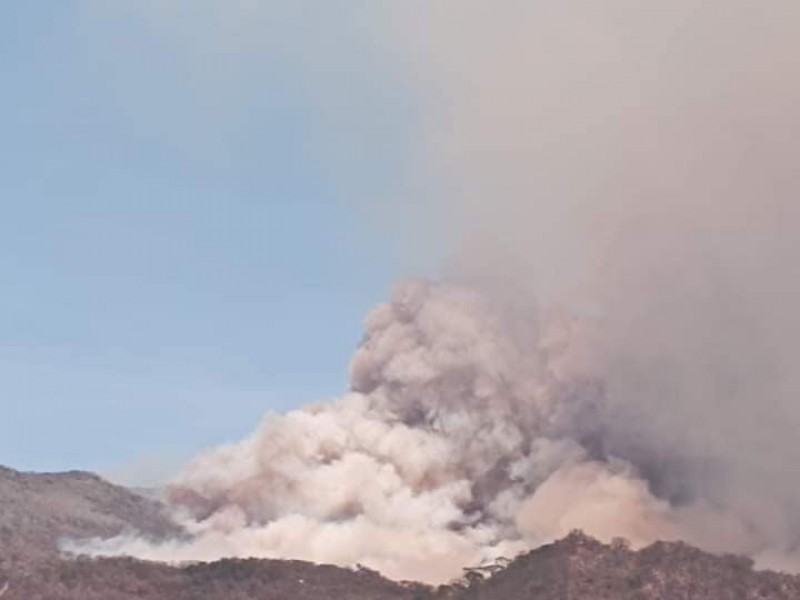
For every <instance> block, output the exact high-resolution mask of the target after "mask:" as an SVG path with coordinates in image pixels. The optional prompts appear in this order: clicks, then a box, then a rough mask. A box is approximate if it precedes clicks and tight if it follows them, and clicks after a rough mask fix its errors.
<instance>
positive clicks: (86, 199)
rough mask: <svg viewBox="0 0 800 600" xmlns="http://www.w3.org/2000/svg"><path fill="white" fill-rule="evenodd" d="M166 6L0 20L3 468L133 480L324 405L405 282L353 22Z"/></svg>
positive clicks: (385, 63) (374, 61)
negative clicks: (368, 315)
mask: <svg viewBox="0 0 800 600" xmlns="http://www.w3.org/2000/svg"><path fill="white" fill-rule="evenodd" d="M165 6H171V7H172V8H164V7H165ZM182 6H185V7H188V4H187V3H180V2H178V3H159V2H149V1H148V2H145V1H143V2H141V3H125V2H116V1H115V0H111V1H108V2H95V1H83V2H78V1H63V2H61V1H55V0H53V1H46V2H36V3H32V2H13V3H4V4H3V5H2V7H0V70H1V71H2V72H3V74H4V77H3V84H2V85H3V93H2V94H0V131H2V137H0V182H1V184H0V185H1V186H2V187H1V188H0V203H1V205H2V213H3V216H2V219H0V275H1V276H2V281H3V294H2V296H0V398H2V400H0V402H2V405H3V410H2V416H1V417H0V463H5V464H8V465H11V466H14V467H17V468H21V469H36V470H60V469H66V468H86V469H95V470H100V471H103V472H106V473H123V474H124V476H126V477H127V476H128V475H129V474H130V473H133V472H134V471H136V475H135V476H132V477H133V478H134V479H135V478H136V477H139V476H140V475H141V476H143V477H144V476H145V475H142V473H140V472H139V471H142V472H144V471H146V470H148V469H152V470H153V471H158V470H159V469H165V470H168V469H170V468H172V467H173V466H174V465H175V464H177V463H178V462H179V461H180V460H182V459H184V458H186V457H189V456H191V454H192V453H194V452H195V451H197V450H199V449H202V448H204V447H206V446H208V445H210V444H214V443H218V442H223V441H227V440H233V439H237V438H239V437H241V436H242V435H244V434H246V433H247V432H248V431H250V430H252V429H253V427H254V426H255V425H256V423H257V421H258V419H259V418H260V416H261V415H262V413H264V412H265V411H267V410H285V409H288V408H291V407H294V406H298V405H300V404H301V403H303V402H305V401H309V400H313V399H319V398H321V397H328V396H333V395H336V394H338V393H340V392H341V391H343V390H344V389H345V386H346V377H347V364H348V360H349V357H350V354H351V352H352V349H353V347H354V346H355V344H356V343H357V342H358V339H359V337H360V335H361V320H362V318H363V316H364V314H365V312H366V310H367V309H368V308H369V307H370V306H371V305H372V304H374V303H375V302H376V301H379V300H380V299H382V298H383V297H384V296H385V295H386V293H387V291H388V287H389V285H390V282H391V280H392V279H393V277H394V276H395V275H397V274H399V273H402V272H403V270H404V269H405V268H407V266H408V265H406V264H403V263H402V261H401V260H400V259H399V258H398V252H397V247H396V246H397V245H396V243H395V241H394V240H392V237H391V236H390V235H387V228H386V226H385V223H383V222H382V221H381V218H380V216H381V209H380V204H379V202H380V199H383V198H388V197H392V196H395V195H397V194H400V193H401V190H402V188H403V185H405V183H404V176H405V174H404V165H405V161H406V158H407V153H408V148H409V135H410V133H409V132H410V131H411V130H412V124H413V112H414V111H413V106H414V102H415V99H414V97H413V94H412V91H411V88H410V86H409V85H408V84H407V83H406V82H404V81H403V80H402V78H401V77H400V74H401V73H402V70H400V69H395V68H392V66H391V62H392V58H391V56H390V54H389V53H388V51H385V49H383V48H381V46H380V44H379V43H378V41H377V40H376V39H374V38H372V37H371V36H370V35H368V31H367V32H366V33H365V31H366V30H367V29H368V28H365V23H364V18H365V17H364V7H365V6H366V3H361V2H351V3H348V6H347V8H346V9H342V8H341V6H340V7H339V9H338V10H335V11H334V10H332V9H326V8H324V7H320V6H314V7H313V8H315V9H318V10H314V11H310V10H307V9H308V8H311V7H312V5H310V4H307V3H304V2H298V3H296V4H294V3H293V4H292V7H291V8H289V7H286V6H284V7H282V8H280V9H278V8H275V7H274V6H273V5H272V4H271V3H260V4H258V5H256V4H253V3H248V2H232V3H223V2H214V1H205V2H198V3H193V8H192V10H191V11H190V10H188V9H187V8H181V7H182ZM226 6H227V7H232V6H233V7H238V8H237V9H236V10H227V9H226V8H225V7H226ZM256 6H257V7H256ZM248 7H249V8H248ZM239 9H241V10H240V11H239V13H238V14H237V10H239ZM248 11H249V12H248ZM373 199H375V201H373ZM142 461H144V462H142ZM137 465H139V466H137ZM142 465H145V466H142Z"/></svg>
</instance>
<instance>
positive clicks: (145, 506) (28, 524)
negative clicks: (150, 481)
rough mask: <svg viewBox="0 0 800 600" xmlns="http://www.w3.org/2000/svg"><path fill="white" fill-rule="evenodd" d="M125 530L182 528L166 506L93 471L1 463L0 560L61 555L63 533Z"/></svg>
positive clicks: (162, 532)
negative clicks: (37, 469)
mask: <svg viewBox="0 0 800 600" xmlns="http://www.w3.org/2000/svg"><path fill="white" fill-rule="evenodd" d="M126 530H136V531H139V532H141V533H142V534H143V535H145V536H148V537H152V538H156V539H157V538H163V537H169V536H175V535H179V534H180V533H181V529H180V528H179V527H178V526H177V525H175V524H174V523H173V522H172V521H171V520H170V519H169V517H168V516H167V515H166V512H165V511H164V507H163V505H161V504H159V503H158V502H157V501H155V500H152V499H148V498H145V497H143V496H141V495H139V494H136V493H133V492H131V491H130V490H128V489H126V488H123V487H119V486H116V485H113V484H111V483H109V482H107V481H105V480H103V479H101V478H100V477H98V476H97V475H94V474H92V473H86V472H83V471H71V472H68V473H21V472H19V471H15V470H13V469H9V468H6V467H0V565H1V564H4V563H14V562H20V561H22V562H29V561H30V560H32V559H40V558H48V557H54V556H57V555H58V541H59V540H60V539H63V538H68V539H84V538H91V537H104V538H106V537H113V536H115V535H117V534H119V533H121V532H123V531H126Z"/></svg>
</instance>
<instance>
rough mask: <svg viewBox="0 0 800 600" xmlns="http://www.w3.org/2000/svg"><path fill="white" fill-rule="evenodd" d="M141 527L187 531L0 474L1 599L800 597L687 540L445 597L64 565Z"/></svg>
mask: <svg viewBox="0 0 800 600" xmlns="http://www.w3.org/2000/svg"><path fill="white" fill-rule="evenodd" d="M126 529H136V530H138V531H139V532H141V533H143V534H144V535H147V536H151V537H153V538H163V537H168V536H174V535H180V534H182V533H183V532H182V531H181V530H180V529H179V528H178V527H177V526H176V525H175V524H174V523H172V521H170V520H169V518H167V517H166V516H165V513H164V511H163V507H162V505H160V504H159V503H158V502H157V501H154V500H150V499H147V498H144V497H142V496H140V495H138V494H135V493H133V492H131V491H129V490H126V489H125V488H121V487H118V486H115V485H112V484H110V483H108V482H106V481H104V480H103V479H101V478H99V477H97V476H96V475H92V474H91V473H84V472H70V473H60V474H30V473H19V472H17V471H14V470H11V469H7V468H2V467H0V598H1V599H2V600H138V599H148V600H189V599H191V600H279V599H283V600H288V599H290V600H312V599H313V600H317V599H331V600H333V599H336V600H340V599H341V600H800V576H795V575H786V574H780V573H773V572H769V571H754V570H753V565H752V561H750V560H749V559H747V558H742V557H737V556H730V555H724V556H718V555H713V554H709V553H706V552H703V551H701V550H698V549H696V548H692V547H691V546H688V545H686V544H683V543H680V542H657V543H655V544H653V545H651V546H649V547H647V548H644V549H642V550H639V551H633V550H631V549H630V548H629V547H628V546H627V544H626V543H625V542H624V541H621V540H620V541H618V542H616V543H613V544H602V543H600V542H598V541H596V540H594V539H592V538H591V537H588V536H586V535H584V534H582V533H580V532H574V533H572V534H570V535H569V536H568V537H566V538H564V539H563V540H561V541H558V542H555V543H553V544H550V545H547V546H543V547H541V548H538V549H536V550H533V551H531V552H528V553H526V554H524V555H521V556H519V557H517V558H515V559H514V560H511V561H503V562H501V563H498V564H496V565H493V566H491V567H486V568H481V569H470V570H467V571H466V572H465V575H464V577H463V579H462V580H461V581H458V582H454V583H452V584H451V585H446V586H440V587H438V588H432V587H427V586H424V585H421V584H414V583H397V582H393V581H389V580H387V579H385V578H383V577H381V576H380V575H379V574H378V573H375V572H373V571H370V570H367V569H363V568H359V569H346V568H339V567H333V566H327V565H315V564H312V563H307V562H301V561H280V560H257V559H247V560H241V559H229V560H221V561H217V562H213V563H199V564H191V565H182V566H169V565H165V564H159V563H151V562H144V561H139V560H135V559H132V558H98V559H90V558H85V557H81V558H77V559H65V558H62V557H60V556H59V554H58V550H57V542H58V540H59V539H61V538H72V539H80V538H86V537H96V536H99V537H109V536H114V535H117V534H118V533H120V532H122V531H124V530H126Z"/></svg>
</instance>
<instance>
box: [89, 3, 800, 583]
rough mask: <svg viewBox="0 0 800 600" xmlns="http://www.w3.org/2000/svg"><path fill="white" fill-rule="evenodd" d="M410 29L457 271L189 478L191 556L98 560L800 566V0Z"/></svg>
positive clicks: (559, 14) (405, 295)
mask: <svg viewBox="0 0 800 600" xmlns="http://www.w3.org/2000/svg"><path fill="white" fill-rule="evenodd" d="M386 11H387V13H386V14H384V13H381V12H380V11H379V12H378V14H377V15H376V16H375V19H376V23H379V25H380V27H382V28H384V29H382V30H381V31H382V32H383V35H385V38H386V42H385V43H386V45H387V47H390V48H392V49H393V51H395V52H396V53H398V55H402V56H404V57H406V60H407V63H408V67H409V69H410V70H411V71H412V72H413V73H415V74H416V76H417V80H419V81H423V82H427V83H426V85H427V86H428V87H427V88H426V111H425V112H424V116H423V118H422V119H421V122H420V123H419V135H418V139H419V147H418V148H417V150H416V155H417V157H418V159H419V173H420V178H422V176H423V171H424V173H425V176H431V174H433V175H434V176H435V177H436V178H437V180H438V181H439V184H438V185H437V186H436V192H435V193H434V192H433V191H430V193H427V192H425V191H424V188H422V189H423V191H422V192H421V195H420V197H419V198H417V200H418V202H408V203H404V204H403V206H402V207H394V208H393V210H395V211H398V212H401V213H402V214H404V215H405V216H406V218H405V219H404V221H405V222H406V223H409V224H410V226H411V227H412V228H414V227H415V223H424V225H425V227H426V228H425V229H424V230H423V229H422V226H420V228H419V229H418V230H417V231H425V232H426V234H430V231H431V228H433V229H434V230H435V235H436V236H438V238H439V239H437V240H436V244H432V245H436V246H437V247H440V246H442V245H443V246H445V247H447V248H448V249H449V256H448V258H447V260H446V261H445V267H444V269H443V270H444V272H445V273H446V277H445V279H446V280H447V281H448V283H441V284H432V283H427V282H424V281H416V280H414V281H406V282H403V283H400V284H398V286H397V287H396V289H395V290H394V293H393V295H392V298H391V300H390V302H388V303H387V304H385V305H382V306H379V307H377V308H376V309H375V310H374V311H373V312H372V313H371V314H370V315H369V316H368V318H367V321H366V334H365V338H364V341H363V343H362V344H361V346H360V347H359V349H358V350H357V352H356V355H355V357H354V358H353V362H352V369H351V370H352V372H351V391H350V392H349V393H347V394H345V395H344V396H343V397H341V398H339V399H337V400H333V401H330V402H325V403H321V404H318V405H315V406H309V407H305V408H304V409H302V410H298V411H295V412H291V413H288V414H286V415H283V416H278V415H271V416H268V417H267V418H266V419H265V420H264V422H263V423H262V424H261V426H260V427H259V429H258V430H257V431H256V432H255V433H254V434H253V435H252V436H251V437H250V438H248V439H246V440H244V441H242V442H240V443H238V444H234V445H231V446H226V447H222V448H217V449H215V450H212V451H210V452H209V453H207V454H205V455H203V456H200V457H198V458H197V459H196V460H195V461H194V462H192V463H191V464H190V465H189V466H188V467H187V468H186V469H185V471H184V472H183V474H182V475H181V476H180V477H179V478H178V479H177V481H175V482H174V484H173V485H172V487H171V492H170V498H171V504H172V506H173V507H174V508H175V509H176V510H177V511H179V513H180V515H181V517H180V518H181V519H182V522H184V523H185V524H186V526H187V528H188V529H189V531H190V532H191V533H192V534H193V536H194V537H193V538H192V539H191V540H189V541H174V542H170V543H166V544H152V543H148V542H146V541H144V540H140V539H137V538H131V537H125V538H118V539H115V540H111V541H109V542H102V543H98V544H96V545H95V546H97V548H96V550H97V551H100V552H103V553H131V554H135V555H139V556H144V557H148V558H157V559H164V560H183V559H212V558H217V557H219V556H226V555H237V556H268V557H291V558H303V559H309V560H315V561H324V562H335V563H339V564H346V565H354V564H357V563H361V564H363V565H365V566H367V567H370V568H375V569H378V570H380V571H382V572H384V573H386V574H387V575H389V576H391V577H395V578H413V579H421V580H426V581H442V580H446V579H449V578H450V577H453V576H457V575H458V574H459V572H460V569H461V568H462V567H463V566H466V565H471V564H476V563H479V562H481V561H485V560H492V559H493V558H495V557H497V556H500V555H512V554H514V553H515V552H518V551H520V550H522V549H525V548H528V547H531V546H534V545H537V544H541V543H543V542H546V541H548V540H550V539H553V538H555V537H559V536H561V535H564V534H565V533H567V532H568V531H569V530H570V529H572V528H582V529H584V530H586V531H587V532H588V533H590V534H593V535H596V536H598V537H600V538H602V539H610V538H612V537H615V536H624V537H627V538H629V539H630V540H631V541H632V542H634V543H635V544H643V543H647V542H649V541H652V540H655V539H658V538H662V539H664V538H667V539H674V538H681V539H686V540H687V541H689V542H692V543H695V544H698V545H700V546H702V547H704V548H708V549H711V550H725V551H729V552H745V553H748V554H750V555H752V556H754V557H756V558H757V559H758V560H759V561H761V563H762V564H765V565H769V566H779V567H787V568H796V567H797V566H798V564H800V561H797V551H798V545H800V517H798V515H800V487H798V485H797V475H796V465H798V464H800V443H798V432H800V402H798V398H797V393H798V390H800V370H799V369H797V367H796V366H795V364H794V363H795V361H796V356H797V345H798V340H800V319H798V314H799V313H798V306H800V287H798V281H800V278H799V277H798V276H799V275H800V273H798V260H799V259H800V224H799V223H798V208H797V206H798V197H800V195H799V194H798V192H800V181H798V178H799V177H800V175H798V174H799V173H800V170H799V169H798V164H797V160H798V158H797V157H799V156H800V109H798V107H800V72H799V71H800V66H799V65H798V62H797V57H798V56H800V4H798V3H797V2H795V1H793V0H791V1H790V0H776V1H775V2H770V3H766V4H765V3H761V4H755V3H752V2H745V1H744V0H726V1H724V2H723V1H721V0H711V1H709V2H704V3H700V4H698V3H696V2H688V1H686V0H677V1H674V2H668V3H667V2H664V3H655V4H654V3H648V4H643V3H640V2H632V1H627V0H611V1H610V2H604V3H595V2H588V1H584V0H575V1H572V2H566V3H544V2H542V3H540V2H517V1H515V0H510V1H509V2H504V3H502V4H500V5H498V4H497V3H492V4H491V5H489V4H488V3H482V2H473V1H459V2H453V1H451V0H442V1H440V2H435V3H432V2H414V1H410V2H407V3H405V2H404V3H402V4H393V5H392V8H391V9H386ZM379 25H376V28H377V27H378V26H379ZM442 198H444V199H442ZM429 214H436V215H445V216H446V218H441V217H440V218H439V220H440V221H441V222H440V223H439V225H438V226H435V225H434V226H431V219H429V218H427V217H428V215H429ZM402 233H408V231H404V232H402ZM418 237H419V236H417V238H418Z"/></svg>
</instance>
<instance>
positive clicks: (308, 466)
mask: <svg viewBox="0 0 800 600" xmlns="http://www.w3.org/2000/svg"><path fill="white" fill-rule="evenodd" d="M598 326H599V325H598V323H596V322H593V321H592V320H589V319H578V318H574V317H572V318H571V317H568V316H567V315H566V314H564V313H560V312H558V311H550V313H549V314H545V315H537V314H535V313H533V312H529V313H528V314H524V313H523V312H521V311H514V310H509V308H508V306H503V305H500V304H497V303H494V302H492V301H490V300H489V299H487V298H485V297H482V296H481V295H480V294H479V293H478V292H476V291H473V290H472V289H470V288H466V287H458V286H451V285H441V284H430V283H427V282H424V281H407V282H404V283H401V284H398V285H397V286H396V289H395V291H394V294H393V298H392V300H391V302H390V303H387V304H384V305H381V306H378V307H377V308H376V309H375V310H373V311H372V313H371V314H370V315H369V317H368V318H367V322H366V329H367V331H366V336H365V338H364V341H363V343H362V344H361V346H360V347H359V349H358V351H357V352H356V355H355V357H354V359H353V362H352V373H351V378H352V391H351V392H350V393H348V394H346V395H344V396H343V397H341V398H339V399H338V400H335V401H332V402H326V403H321V404H317V405H313V406H307V407H305V408H303V409H301V410H297V411H294V412H290V413H288V414H286V415H282V416H278V415H270V416H268V417H267V418H266V419H265V421H264V422H263V423H262V425H261V427H260V428H259V429H258V430H257V431H256V432H255V434H254V435H253V436H251V437H250V438H248V439H246V440H244V441H242V442H240V443H238V444H234V445H230V446H225V447H221V448H217V449H215V450H213V451H211V452H209V453H207V454H205V455H203V456H201V457H199V458H198V459H196V460H195V461H194V462H193V463H191V464H190V465H189V466H188V468H187V469H186V470H185V471H184V472H183V473H182V474H181V475H180V477H179V478H178V479H177V480H176V481H175V482H174V483H173V485H172V487H171V493H170V500H171V504H172V506H173V507H174V508H175V509H176V510H177V511H178V512H179V514H180V519H181V521H182V522H183V523H184V525H185V526H186V527H187V529H188V530H189V531H190V532H191V534H192V538H191V539H190V540H182V541H178V540H176V541H170V542H167V543H161V544H153V543H150V542H147V541H145V540H142V539H137V538H131V537H121V538H116V539H113V540H110V541H106V542H98V543H97V544H96V545H95V546H94V547H93V551H95V552H100V553H106V554H107V553H111V554H116V553H124V554H133V555H137V556H141V557H145V558H150V559H158V560H168V561H176V560H177V561H180V560H210V559H216V558H219V557H222V556H259V557H280V558H299V559H307V560H312V561H318V562H331V563H337V564H342V565H356V564H363V565H364V566H366V567H369V568H373V569H377V570H379V571H381V572H383V573H385V574H386V575H388V576H390V577H394V578H398V579H417V580H424V581H431V582H442V581H446V580H449V579H451V578H454V577H456V576H458V575H459V573H460V572H461V569H462V567H464V566H469V565H475V564H478V563H480V562H482V561H486V560H492V559H494V558H497V557H498V556H501V555H505V556H510V555H513V554H515V553H517V552H518V551H520V550H522V549H525V548H527V547H530V546H533V545H536V544H540V543H543V542H546V541H548V540H551V539H553V538H555V537H559V536H562V535H564V534H566V533H567V532H568V531H569V530H570V529H573V528H582V529H584V530H586V531H587V532H589V533H591V534H594V535H596V536H599V537H601V538H603V539H610V538H612V537H615V536H625V537H628V538H629V539H631V540H632V541H633V542H634V543H637V544H638V543H643V542H647V541H650V540H654V539H656V538H659V537H662V538H663V537H676V536H679V535H684V536H686V535H688V534H689V533H691V532H692V531H694V530H696V528H697V526H698V524H699V523H702V522H707V517H708V515H707V514H705V511H704V509H703V507H702V505H700V504H697V503H695V504H693V505H691V506H686V507H683V508H674V507H673V506H671V505H670V504H669V503H668V502H667V501H666V500H662V499H658V498H656V497H654V496H653V494H652V493H651V491H650V489H649V486H648V483H647V482H646V481H644V480H643V479H642V478H641V476H640V474H639V473H638V471H637V466H636V465H635V464H634V463H632V462H630V461H627V460H625V458H624V457H620V456H617V457H613V456H608V455H607V454H606V453H605V452H604V451H603V443H604V437H605V436H606V433H605V425H604V417H603V413H604V408H603V402H604V398H603V388H602V385H601V378H600V373H599V370H598V365H597V364H595V358H594V352H593V348H592V346H593V338H594V337H595V334H596V333H597V328H598ZM716 519H717V520H716V521H714V522H710V523H708V524H707V527H706V529H707V530H713V529H715V528H719V527H724V528H727V529H728V530H730V528H731V525H732V523H733V521H732V520H726V521H724V522H722V521H721V519H722V517H716ZM736 535H739V534H738V533H737V532H731V534H730V536H728V537H727V538H726V539H725V541H726V542H727V541H730V538H731V536H736ZM714 539H720V535H719V534H715V536H714ZM743 540H745V541H746V542H747V543H751V542H752V541H753V540H752V539H751V538H749V537H747V536H746V534H744V533H742V534H741V535H739V537H738V538H734V541H735V542H736V543H739V547H740V548H741V543H740V542H742V541H743ZM747 549H750V550H752V549H753V548H747Z"/></svg>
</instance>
